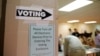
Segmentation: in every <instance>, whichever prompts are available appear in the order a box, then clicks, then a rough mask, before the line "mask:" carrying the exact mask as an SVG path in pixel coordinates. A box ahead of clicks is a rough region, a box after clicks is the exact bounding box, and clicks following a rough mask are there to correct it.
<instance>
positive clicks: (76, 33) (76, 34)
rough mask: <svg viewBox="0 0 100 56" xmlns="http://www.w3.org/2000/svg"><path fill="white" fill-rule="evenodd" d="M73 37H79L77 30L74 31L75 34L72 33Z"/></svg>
mask: <svg viewBox="0 0 100 56" xmlns="http://www.w3.org/2000/svg"><path fill="white" fill-rule="evenodd" d="M72 35H74V36H76V37H79V32H78V30H77V29H76V28H75V29H74V32H73V33H72Z"/></svg>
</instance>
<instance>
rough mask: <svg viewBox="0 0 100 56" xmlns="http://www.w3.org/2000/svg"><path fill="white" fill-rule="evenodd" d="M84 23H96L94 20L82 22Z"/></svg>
mask: <svg viewBox="0 0 100 56" xmlns="http://www.w3.org/2000/svg"><path fill="white" fill-rule="evenodd" d="M84 23H85V24H91V23H97V22H96V21H87V22H84Z"/></svg>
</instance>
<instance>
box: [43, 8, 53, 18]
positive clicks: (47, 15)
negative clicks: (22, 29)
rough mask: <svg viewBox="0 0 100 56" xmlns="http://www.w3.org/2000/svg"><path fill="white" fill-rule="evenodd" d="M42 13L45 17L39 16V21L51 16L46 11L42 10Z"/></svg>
mask: <svg viewBox="0 0 100 56" xmlns="http://www.w3.org/2000/svg"><path fill="white" fill-rule="evenodd" d="M42 12H45V14H46V16H45V17H42V16H41V19H45V18H47V17H49V16H51V14H50V13H48V12H47V11H45V10H43V9H42Z"/></svg>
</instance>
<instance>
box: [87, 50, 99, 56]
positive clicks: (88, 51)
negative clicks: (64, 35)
mask: <svg viewBox="0 0 100 56" xmlns="http://www.w3.org/2000/svg"><path fill="white" fill-rule="evenodd" d="M97 52H100V48H89V49H86V54H87V56H90V54H93V56H95V53H97Z"/></svg>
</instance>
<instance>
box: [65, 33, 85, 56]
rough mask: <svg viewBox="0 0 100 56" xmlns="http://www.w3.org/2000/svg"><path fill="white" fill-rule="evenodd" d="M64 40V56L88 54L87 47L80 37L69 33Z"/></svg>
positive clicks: (83, 55)
mask: <svg viewBox="0 0 100 56" xmlns="http://www.w3.org/2000/svg"><path fill="white" fill-rule="evenodd" d="M64 40H65V42H64V56H86V55H85V48H84V46H83V45H82V43H81V41H80V40H79V38H77V37H76V36H73V35H69V36H66V37H65V39H64Z"/></svg>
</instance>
